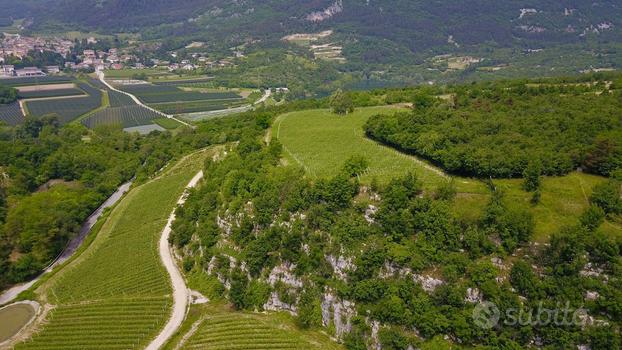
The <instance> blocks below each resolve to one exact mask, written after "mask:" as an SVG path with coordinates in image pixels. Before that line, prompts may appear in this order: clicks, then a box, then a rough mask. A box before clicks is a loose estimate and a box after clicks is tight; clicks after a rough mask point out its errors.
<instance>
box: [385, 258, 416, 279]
mask: <svg viewBox="0 0 622 350" xmlns="http://www.w3.org/2000/svg"><path fill="white" fill-rule="evenodd" d="M410 275H412V270H411V269H409V268H408V267H402V268H400V267H397V266H395V265H394V264H392V263H390V262H388V261H386V262H385V263H384V266H383V267H382V269H380V273H379V277H380V278H384V279H386V278H391V277H407V276H410Z"/></svg>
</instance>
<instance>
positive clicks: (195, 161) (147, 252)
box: [16, 152, 206, 349]
mask: <svg viewBox="0 0 622 350" xmlns="http://www.w3.org/2000/svg"><path fill="white" fill-rule="evenodd" d="M205 153H206V152H201V153H197V154H194V155H192V156H190V157H188V158H186V159H185V160H182V161H180V162H179V163H178V164H176V165H175V166H174V167H173V168H171V169H169V170H168V171H166V172H165V173H164V174H163V175H162V176H160V177H158V178H157V179H155V180H152V181H151V182H148V183H146V184H144V185H142V186H139V187H137V188H135V189H133V190H132V191H131V192H130V193H128V195H127V196H126V197H125V198H124V199H123V200H122V201H121V202H120V203H119V204H118V205H117V207H115V209H114V210H113V211H112V213H111V214H110V216H109V217H108V219H107V221H106V222H105V223H104V224H103V226H102V227H101V230H100V231H99V233H98V235H97V237H96V238H95V240H94V241H93V243H91V246H89V247H88V248H87V250H85V251H84V252H83V253H82V254H81V255H80V256H79V257H78V258H77V259H76V260H75V261H73V262H72V263H71V264H70V265H68V266H67V267H65V268H64V269H63V270H60V271H59V272H58V274H56V275H54V276H53V277H52V279H50V280H49V281H48V282H46V284H44V285H42V286H41V287H40V288H39V289H38V290H37V292H38V293H44V294H45V295H46V297H47V300H48V302H50V303H52V304H56V307H55V308H54V309H53V311H51V313H50V315H49V316H48V317H47V319H46V322H44V323H43V324H42V326H41V327H42V329H41V330H40V331H39V332H38V333H36V334H35V335H34V336H33V337H32V338H31V339H29V340H27V341H26V342H24V343H21V344H19V345H18V346H17V347H16V348H17V349H139V348H144V347H145V346H146V344H148V343H149V342H150V341H151V339H153V338H154V337H155V335H156V334H157V333H158V331H159V329H161V328H162V327H163V325H164V324H165V323H166V321H167V319H168V317H169V313H170V309H171V302H172V300H171V297H170V293H171V286H170V282H169V279H168V275H167V273H166V271H165V269H164V267H163V266H162V264H161V262H160V258H159V255H158V251H157V247H158V240H159V237H160V233H161V232H162V229H163V228H164V226H165V224H166V221H167V218H168V216H169V214H170V212H171V210H172V209H173V208H174V207H175V203H176V202H177V199H178V198H179V195H180V194H181V193H182V192H183V189H184V187H185V186H186V184H187V183H188V181H190V179H191V178H192V177H193V176H194V175H195V173H196V172H197V171H198V170H199V169H200V168H201V165H202V164H203V159H204V155H205Z"/></svg>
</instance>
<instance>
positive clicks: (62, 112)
mask: <svg viewBox="0 0 622 350" xmlns="http://www.w3.org/2000/svg"><path fill="white" fill-rule="evenodd" d="M78 86H79V88H80V89H81V90H83V91H85V92H86V93H87V94H88V96H77V97H67V98H59V99H51V100H33V101H26V102H24V103H25V104H26V107H27V109H28V112H29V113H30V116H32V117H36V118H39V117H42V116H44V115H47V114H54V115H57V116H58V118H59V121H60V122H61V124H67V123H69V122H71V121H72V120H74V119H76V118H78V117H80V116H81V115H84V114H86V113H88V112H90V111H92V110H94V109H96V108H99V107H100V106H101V103H102V92H101V90H98V89H96V88H94V87H92V86H91V85H89V84H86V83H78Z"/></svg>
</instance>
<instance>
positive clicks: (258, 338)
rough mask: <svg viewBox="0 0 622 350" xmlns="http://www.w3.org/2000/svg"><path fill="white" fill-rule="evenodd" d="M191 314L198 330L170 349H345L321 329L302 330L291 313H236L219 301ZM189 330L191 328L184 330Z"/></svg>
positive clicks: (178, 340) (187, 334)
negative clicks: (294, 322)
mask: <svg viewBox="0 0 622 350" xmlns="http://www.w3.org/2000/svg"><path fill="white" fill-rule="evenodd" d="M191 313H196V314H197V315H198V320H196V321H195V320H194V319H192V316H191V317H190V320H189V321H190V322H192V324H193V325H194V327H195V329H194V330H193V332H192V333H187V332H183V333H184V335H185V336H186V337H187V338H186V339H184V340H181V339H179V337H178V339H177V341H173V342H172V343H171V344H169V346H168V347H167V348H169V349H173V348H175V347H176V346H179V348H180V349H214V350H224V349H255V350H261V349H266V350H272V349H327V350H331V349H342V347H341V346H340V345H338V344H336V343H335V342H333V341H331V340H330V338H329V337H328V336H327V335H325V334H322V333H319V332H312V331H300V330H299V329H298V328H297V327H296V326H295V325H294V324H293V322H292V320H291V317H289V315H283V314H267V315H266V314H257V313H248V312H234V311H231V310H229V309H228V308H227V307H225V306H222V305H219V304H218V303H215V304H212V305H205V306H203V307H200V308H199V309H197V310H191ZM185 330H186V331H188V329H185Z"/></svg>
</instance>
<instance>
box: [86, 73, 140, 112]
mask: <svg viewBox="0 0 622 350" xmlns="http://www.w3.org/2000/svg"><path fill="white" fill-rule="evenodd" d="M89 84H91V85H92V86H94V87H96V88H98V89H100V90H104V91H106V92H107V93H108V101H109V103H110V107H123V106H134V105H136V102H134V100H132V98H131V97H129V96H128V95H126V94H123V93H120V92H117V91H113V90H110V88H108V86H106V85H105V84H103V83H102V82H101V81H100V80H99V79H90V80H89Z"/></svg>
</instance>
